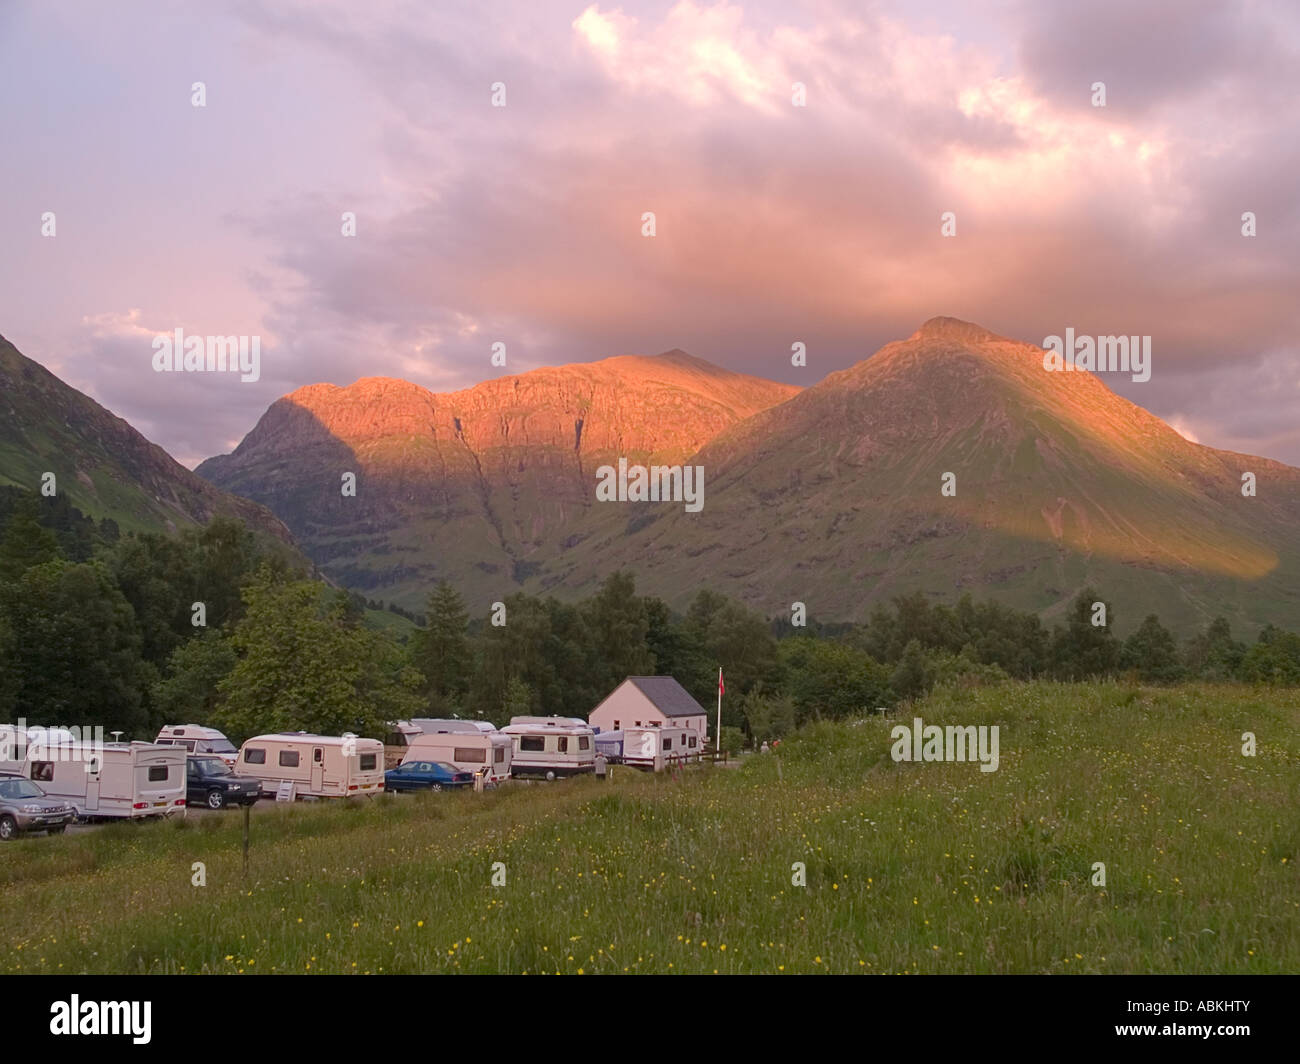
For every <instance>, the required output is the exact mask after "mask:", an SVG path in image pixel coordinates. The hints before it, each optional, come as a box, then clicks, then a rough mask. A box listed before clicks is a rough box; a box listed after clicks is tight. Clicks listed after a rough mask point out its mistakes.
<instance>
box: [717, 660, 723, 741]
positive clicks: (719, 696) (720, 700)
mask: <svg viewBox="0 0 1300 1064" xmlns="http://www.w3.org/2000/svg"><path fill="white" fill-rule="evenodd" d="M717 750H718V753H722V666H721V665H719V666H718V746H717Z"/></svg>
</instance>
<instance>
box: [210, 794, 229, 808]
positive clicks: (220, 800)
mask: <svg viewBox="0 0 1300 1064" xmlns="http://www.w3.org/2000/svg"><path fill="white" fill-rule="evenodd" d="M208 808H209V809H224V808H226V796H225V794H224V793H223V792H222V791H217V790H212V791H208Z"/></svg>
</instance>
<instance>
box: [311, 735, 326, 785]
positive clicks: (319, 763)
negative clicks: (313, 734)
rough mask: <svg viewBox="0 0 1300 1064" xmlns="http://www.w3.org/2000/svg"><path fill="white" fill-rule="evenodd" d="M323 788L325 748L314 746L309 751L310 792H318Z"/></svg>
mask: <svg viewBox="0 0 1300 1064" xmlns="http://www.w3.org/2000/svg"><path fill="white" fill-rule="evenodd" d="M324 789H325V750H324V748H323V747H319V746H317V747H314V748H313V749H312V752H311V793H312V794H320V793H321V791H323V790H324Z"/></svg>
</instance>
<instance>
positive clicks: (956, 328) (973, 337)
mask: <svg viewBox="0 0 1300 1064" xmlns="http://www.w3.org/2000/svg"><path fill="white" fill-rule="evenodd" d="M908 339H909V340H958V341H962V342H965V343H972V344H982V343H988V342H989V341H991V340H1000V339H1002V337H1000V336H998V335H997V334H996V333H991V332H989V331H988V329H986V328H984V326H982V325H976V324H975V323H974V322H971V321H962V320H961V319H960V318H948V317H943V316H940V317H937V318H931V319H930V320H929V321H927V322H926V323H925V324H924V325H922V326H921V327H920V328H919V329H917V330H916V332H914V333H913V334H912V335H911V336H910V337H908Z"/></svg>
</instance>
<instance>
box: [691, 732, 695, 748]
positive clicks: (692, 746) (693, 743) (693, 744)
mask: <svg viewBox="0 0 1300 1064" xmlns="http://www.w3.org/2000/svg"><path fill="white" fill-rule="evenodd" d="M691 749H692V750H694V749H695V736H694V735H692V736H691Z"/></svg>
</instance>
